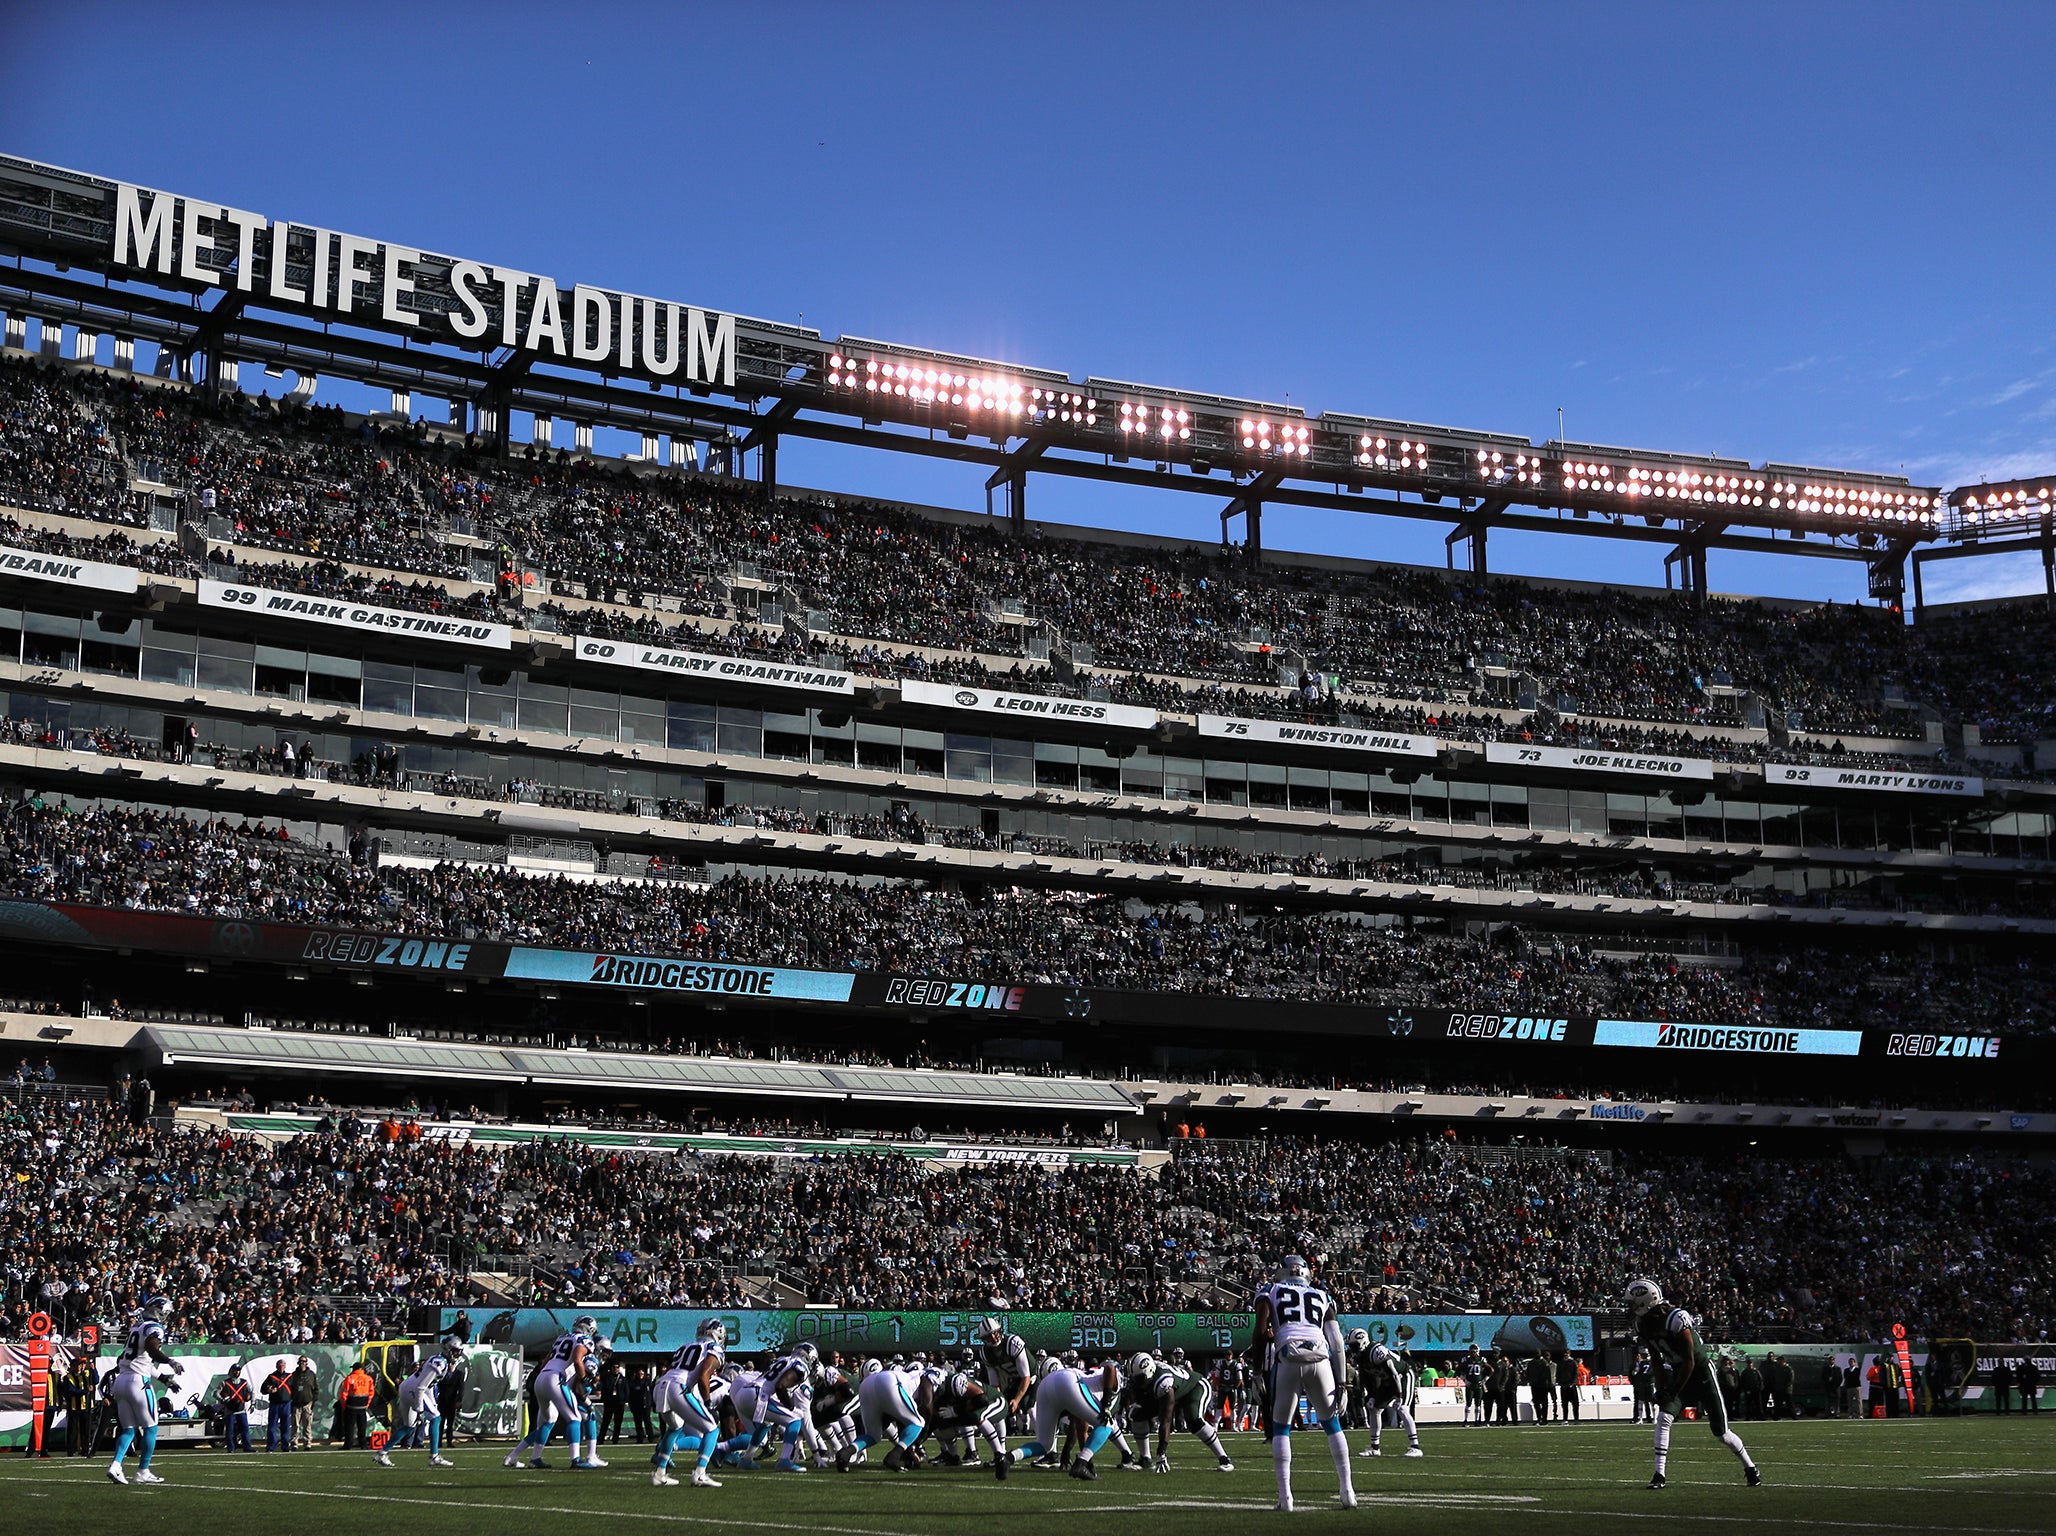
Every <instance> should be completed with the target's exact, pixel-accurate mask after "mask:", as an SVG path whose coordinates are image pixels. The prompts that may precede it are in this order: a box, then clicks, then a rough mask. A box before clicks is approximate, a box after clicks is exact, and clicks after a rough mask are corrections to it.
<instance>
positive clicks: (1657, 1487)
mask: <svg viewBox="0 0 2056 1536" xmlns="http://www.w3.org/2000/svg"><path fill="white" fill-rule="evenodd" d="M1664 1486H1665V1484H1664V1481H1663V1474H1662V1473H1661V1472H1659V1473H1657V1474H1656V1476H1654V1477H1652V1478H1650V1479H1649V1487H1650V1491H1651V1492H1661V1491H1662V1490H1663V1488H1664Z"/></svg>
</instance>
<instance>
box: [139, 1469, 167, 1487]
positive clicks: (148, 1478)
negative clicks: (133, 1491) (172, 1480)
mask: <svg viewBox="0 0 2056 1536" xmlns="http://www.w3.org/2000/svg"><path fill="white" fill-rule="evenodd" d="M136 1481H137V1482H139V1483H161V1482H163V1481H164V1479H163V1478H161V1477H159V1476H158V1475H157V1474H156V1473H155V1472H152V1471H151V1470H150V1469H149V1468H148V1467H144V1468H143V1469H142V1470H141V1471H139V1472H138V1473H136Z"/></svg>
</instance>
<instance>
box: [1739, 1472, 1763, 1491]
mask: <svg viewBox="0 0 2056 1536" xmlns="http://www.w3.org/2000/svg"><path fill="white" fill-rule="evenodd" d="M1742 1475H1743V1476H1744V1477H1746V1478H1747V1479H1748V1480H1749V1486H1750V1487H1751V1488H1761V1487H1762V1486H1763V1468H1761V1467H1744V1468H1743V1469H1742Z"/></svg>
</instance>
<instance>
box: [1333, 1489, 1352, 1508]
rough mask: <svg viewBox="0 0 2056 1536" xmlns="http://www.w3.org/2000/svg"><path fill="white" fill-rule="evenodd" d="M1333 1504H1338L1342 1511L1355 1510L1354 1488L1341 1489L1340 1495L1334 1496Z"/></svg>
mask: <svg viewBox="0 0 2056 1536" xmlns="http://www.w3.org/2000/svg"><path fill="white" fill-rule="evenodd" d="M1335 1502H1336V1503H1338V1504H1340V1505H1341V1506H1342V1507H1343V1508H1344V1509H1355V1508H1356V1490H1355V1489H1354V1488H1345V1489H1343V1490H1342V1491H1341V1492H1340V1493H1338V1494H1336V1495H1335Z"/></svg>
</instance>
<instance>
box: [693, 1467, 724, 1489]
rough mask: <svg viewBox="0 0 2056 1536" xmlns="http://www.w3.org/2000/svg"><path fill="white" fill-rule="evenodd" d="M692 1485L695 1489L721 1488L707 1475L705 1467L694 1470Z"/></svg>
mask: <svg viewBox="0 0 2056 1536" xmlns="http://www.w3.org/2000/svg"><path fill="white" fill-rule="evenodd" d="M692 1485H693V1487H695V1488H719V1487H720V1486H721V1485H720V1484H719V1483H718V1482H716V1481H715V1480H714V1479H713V1478H711V1477H709V1476H708V1475H707V1469H706V1468H705V1467H694V1468H693V1469H692Z"/></svg>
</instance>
